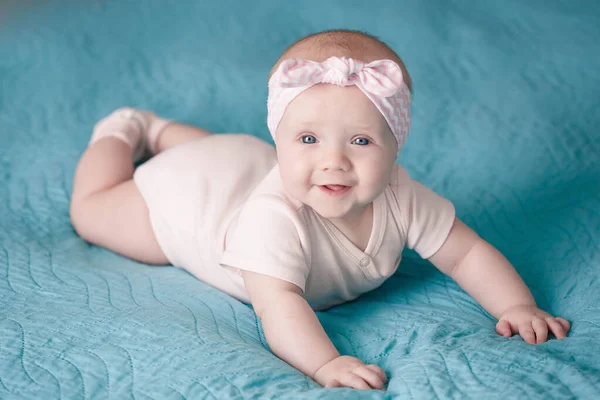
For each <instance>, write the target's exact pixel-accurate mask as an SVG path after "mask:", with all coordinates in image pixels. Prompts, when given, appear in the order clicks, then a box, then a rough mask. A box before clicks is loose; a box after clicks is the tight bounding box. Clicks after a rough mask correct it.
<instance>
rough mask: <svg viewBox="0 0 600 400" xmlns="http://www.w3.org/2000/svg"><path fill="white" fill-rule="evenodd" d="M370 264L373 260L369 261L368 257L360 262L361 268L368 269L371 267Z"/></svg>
mask: <svg viewBox="0 0 600 400" xmlns="http://www.w3.org/2000/svg"><path fill="white" fill-rule="evenodd" d="M370 262H371V260H369V258H368V257H365V258H363V259H362V260H360V266H361V267H366V266H367V265H369V263H370Z"/></svg>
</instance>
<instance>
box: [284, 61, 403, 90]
mask: <svg viewBox="0 0 600 400" xmlns="http://www.w3.org/2000/svg"><path fill="white" fill-rule="evenodd" d="M279 73H280V76H279V84H280V85H281V87H284V88H293V87H299V86H307V85H314V84H316V83H331V84H334V85H338V86H350V85H357V86H362V87H363V88H364V89H365V90H367V91H369V92H370V93H373V94H374V95H376V96H382V97H391V96H393V95H394V94H396V92H397V91H398V90H399V89H400V87H401V86H402V83H403V80H402V70H401V69H400V67H398V65H397V64H396V63H394V62H393V61H390V60H377V61H373V62H371V63H369V64H364V63H362V62H360V61H355V60H353V59H351V58H345V57H342V58H337V57H331V58H329V59H327V60H325V61H324V62H323V63H317V62H314V61H308V60H289V61H288V62H284V63H282V65H281V70H280V72H279Z"/></svg>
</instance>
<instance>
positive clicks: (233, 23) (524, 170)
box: [0, 0, 600, 399]
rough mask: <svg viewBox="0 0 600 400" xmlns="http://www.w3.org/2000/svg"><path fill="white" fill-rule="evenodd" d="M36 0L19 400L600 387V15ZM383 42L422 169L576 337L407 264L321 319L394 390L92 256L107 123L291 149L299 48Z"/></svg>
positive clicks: (1, 141)
mask: <svg viewBox="0 0 600 400" xmlns="http://www.w3.org/2000/svg"><path fill="white" fill-rule="evenodd" d="M15 3H16V2H15V1H9V2H3V3H2V6H0V398H7V399H8V398H44V399H51V398H68V399H77V398H111V399H113V398H134V397H135V398H137V399H171V398H172V399H181V398H218V399H222V398H288V399H289V398H311V399H313V398H330V397H331V398H340V397H342V396H343V397H344V398H346V399H354V398H392V397H401V398H424V399H431V398H436V397H437V398H466V397H472V398H482V397H484V396H485V397H486V398H544V399H546V398H574V397H579V398H592V397H599V396H600V357H599V356H598V354H600V344H599V342H598V337H600V305H599V301H598V299H599V296H600V281H599V280H598V276H599V272H600V240H599V239H600V211H599V210H600V161H599V160H600V100H599V90H598V88H599V87H600V46H599V42H600V6H599V5H598V3H597V2H593V1H579V2H572V1H541V0H530V1H527V2H524V1H516V0H508V1H477V2H475V1H459V0H455V1H442V0H440V1H421V0H411V1H381V0H380V1H369V2H366V1H347V0H346V1H342V0H327V1H322V0H321V1H299V2H291V1H289V2H288V1H266V0H263V1H256V2H250V1H233V0H222V1H192V0H181V1H173V2H167V1H158V0H150V1H144V2H140V1H137V2H135V1H116V0H111V1H86V2H83V1H80V2H75V1H54V2H48V1H45V2H44V1H29V2H25V3H23V2H21V6H18V7H17V6H16V5H15ZM332 28H348V29H360V30H366V31H368V32H370V33H372V34H374V35H376V36H378V37H380V38H381V39H382V40H384V41H386V42H387V43H388V44H389V45H390V46H391V47H392V48H393V49H395V50H396V51H397V52H398V54H399V55H400V56H401V57H402V58H403V59H404V60H405V63H406V65H407V67H408V69H409V71H410V74H411V76H412V79H413V82H414V92H415V94H414V102H413V124H412V130H411V134H410V136H409V138H408V142H407V145H406V147H405V148H404V150H403V152H402V154H401V156H400V162H401V163H402V164H403V165H404V166H405V167H406V168H407V169H408V171H409V172H410V173H411V175H412V176H413V177H414V178H416V179H418V180H420V181H422V182H423V183H425V184H427V185H429V186H430V187H432V188H433V189H435V190H436V191H437V192H438V193H440V194H442V195H444V196H446V197H448V198H449V199H450V200H452V201H453V202H454V203H455V205H456V208H457V213H458V215H459V217H461V218H462V219H463V220H464V221H466V222H467V223H468V224H469V225H470V226H471V227H473V228H474V229H475V230H476V231H477V232H478V233H479V234H480V235H482V236H483V237H484V238H485V239H487V240H488V241H490V242H491V243H492V244H493V245H495V246H497V247H498V248H499V249H500V250H501V251H502V252H503V253H504V254H505V255H506V256H507V257H508V258H509V260H510V261H511V262H513V264H514V265H515V267H516V268H517V269H518V270H519V272H520V273H521V275H522V276H523V278H524V279H525V281H526V282H527V284H528V285H529V286H530V288H531V290H532V292H533V293H534V295H535V297H536V299H537V301H538V303H539V305H540V307H542V308H544V309H545V310H547V311H549V312H551V313H555V314H558V315H561V316H563V317H565V318H567V319H569V320H570V321H571V322H572V331H571V333H570V335H569V338H567V339H566V340H562V341H557V340H550V341H549V342H547V343H544V344H541V345H536V346H532V345H528V344H526V343H524V342H523V341H522V340H521V339H520V338H519V337H513V338H511V339H505V338H501V337H499V336H497V335H496V334H495V332H494V325H495V320H494V319H493V318H492V317H490V316H489V315H488V314H487V313H486V312H485V311H484V310H482V309H481V307H479V306H478V305H477V304H476V303H475V302H474V301H473V300H472V299H471V298H470V297H469V296H468V295H467V294H465V293H464V292H463V291H462V290H461V289H460V288H459V287H458V286H457V285H456V284H455V283H454V282H453V281H452V280H450V279H449V278H447V277H445V276H443V275H442V274H441V273H439V272H437V270H435V269H434V268H432V267H431V266H430V265H429V264H428V263H427V262H424V261H422V260H419V259H418V258H417V257H416V256H415V255H414V254H412V253H409V254H408V255H407V256H408V257H407V258H406V259H405V260H404V261H403V263H402V265H401V268H400V270H399V272H398V273H397V274H396V275H395V276H394V277H392V278H391V279H390V280H389V281H388V282H386V284H385V285H384V286H382V287H381V288H380V289H378V290H376V291H374V292H371V293H369V294H367V295H365V296H363V297H361V298H360V299H358V300H356V301H354V302H352V303H348V304H345V305H342V306H339V307H336V308H334V309H331V310H329V311H327V312H323V313H319V317H320V319H321V321H322V323H323V325H324V326H325V328H326V330H327V332H328V333H329V335H330V336H331V338H332V340H333V341H334V343H335V344H336V346H338V348H339V349H340V351H341V352H343V353H345V354H351V355H355V356H357V357H360V358H361V359H363V360H364V361H366V362H369V363H377V364H378V365H380V366H381V367H382V368H384V369H385V371H386V372H387V373H388V375H389V377H390V383H389V388H388V391H387V392H385V393H384V392H375V391H371V392H358V391H352V390H349V389H333V390H325V389H321V388H320V387H319V386H318V385H317V384H316V383H314V382H313V381H312V380H310V379H308V378H306V377H304V376H303V375H302V374H301V373H299V372H298V371H296V370H294V369H293V368H292V367H290V366H288V365H287V364H285V363H284V362H282V361H280V360H278V359H277V358H276V357H275V356H274V355H272V354H271V353H270V352H269V351H268V349H267V347H266V342H265V340H264V336H263V334H262V332H261V330H260V324H259V323H258V321H257V320H256V318H255V316H254V314H253V312H252V310H251V309H250V308H248V307H247V306H245V305H243V304H241V303H239V302H237V301H235V300H233V299H231V298H229V297H228V296H226V295H224V294H222V293H219V292H218V291H216V290H214V289H212V288H210V287H207V286H206V285H204V284H203V283H201V282H199V281H197V280H196V279H194V278H193V277H192V276H190V275H188V274H187V273H186V272H184V271H181V270H176V269H175V268H170V267H148V266H145V265H142V264H139V263H136V262H133V261H130V260H127V259H125V258H122V257H120V256H117V255H115V254H112V253H110V252H108V251H105V250H103V249H100V248H97V247H94V246H90V245H88V244H86V243H85V242H83V241H82V240H81V239H80V238H79V237H78V236H77V235H76V234H75V233H74V232H73V230H72V228H71V225H70V222H69V218H68V206H69V197H70V192H71V185H72V177H73V173H74V169H75V166H76V163H77V160H78V158H79V156H80V155H81V153H82V151H83V150H84V149H85V147H86V145H87V143H88V140H89V137H90V135H91V129H92V127H93V124H94V123H95V122H96V121H97V120H98V119H99V118H101V117H103V116H105V115H106V114H108V113H109V112H110V111H112V110H113V109H115V108H117V107H121V106H124V105H130V106H134V107H139V108H145V109H151V110H154V111H156V112H157V113H159V114H161V115H162V116H164V117H167V118H172V119H177V120H179V121H183V122H187V123H191V124H195V125H198V126H202V127H204V128H207V129H209V130H212V131H215V132H248V133H252V134H255V135H257V136H260V137H262V138H264V139H266V140H270V138H269V135H268V131H267V128H266V122H265V120H266V81H267V77H268V72H269V69H270V68H271V66H272V64H273V63H274V62H275V60H276V59H277V58H278V56H279V55H280V53H281V52H282V51H283V50H284V49H285V48H286V47H287V46H288V45H290V44H291V43H292V42H294V41H295V40H296V39H298V38H300V37H302V36H303V35H306V34H309V33H313V32H316V31H320V30H324V29H332Z"/></svg>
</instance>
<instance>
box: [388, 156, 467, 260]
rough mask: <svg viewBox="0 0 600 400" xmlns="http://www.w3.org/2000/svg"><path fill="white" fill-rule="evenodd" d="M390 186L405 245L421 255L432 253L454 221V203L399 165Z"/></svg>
mask: <svg viewBox="0 0 600 400" xmlns="http://www.w3.org/2000/svg"><path fill="white" fill-rule="evenodd" d="M395 183H396V185H395V187H393V190H394V194H395V195H396V198H397V200H398V206H399V212H400V219H401V220H402V221H403V224H402V225H403V227H404V229H405V232H404V233H405V235H406V246H407V247H408V248H409V249H413V250H415V251H416V252H417V253H418V254H419V255H420V256H421V257H422V258H425V259H427V258H429V257H431V256H433V255H434V254H435V253H437V251H438V250H439V249H440V248H441V247H442V245H443V244H444V242H445V241H446V239H447V238H448V234H449V233H450V230H451V229H452V226H453V225H454V219H455V216H456V212H455V209H454V205H453V204H452V203H451V202H450V201H449V200H447V199H446V198H444V197H442V196H440V195H438V194H437V193H435V192H434V191H433V190H431V189H429V188H428V187H426V186H425V185H423V184H421V183H419V182H417V181H415V180H413V179H411V178H410V177H409V176H408V174H407V173H406V171H405V170H404V169H402V168H401V167H399V170H398V179H397V180H396V182H395Z"/></svg>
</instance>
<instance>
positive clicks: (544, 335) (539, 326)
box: [531, 318, 548, 343]
mask: <svg viewBox="0 0 600 400" xmlns="http://www.w3.org/2000/svg"><path fill="white" fill-rule="evenodd" d="M531 325H532V326H533V330H534V331H535V337H536V343H542V342H545V341H546V340H548V325H547V324H546V321H544V320H543V319H541V318H534V319H533V321H531Z"/></svg>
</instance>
